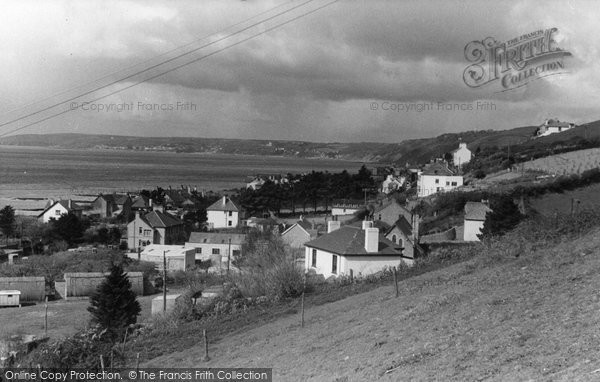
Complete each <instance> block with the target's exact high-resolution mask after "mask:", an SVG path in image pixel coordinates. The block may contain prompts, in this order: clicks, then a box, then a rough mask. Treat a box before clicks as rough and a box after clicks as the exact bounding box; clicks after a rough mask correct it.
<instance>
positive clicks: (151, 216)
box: [142, 211, 183, 228]
mask: <svg viewBox="0 0 600 382" xmlns="http://www.w3.org/2000/svg"><path fill="white" fill-rule="evenodd" d="M142 220H144V221H145V222H146V223H148V225H149V226H150V227H152V228H168V227H174V226H178V225H182V224H183V222H182V221H181V220H179V219H177V218H175V217H173V216H171V215H169V214H165V213H164V212H160V211H152V212H148V213H147V214H146V215H144V217H143V218H142Z"/></svg>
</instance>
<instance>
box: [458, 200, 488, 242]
mask: <svg viewBox="0 0 600 382" xmlns="http://www.w3.org/2000/svg"><path fill="white" fill-rule="evenodd" d="M491 211H492V210H491V209H490V208H489V207H488V205H487V204H486V203H483V202H467V203H465V229H464V234H463V235H464V236H463V240H464V241H480V240H479V237H478V235H481V229H482V228H483V223H484V222H485V217H486V215H487V213H488V212H491Z"/></svg>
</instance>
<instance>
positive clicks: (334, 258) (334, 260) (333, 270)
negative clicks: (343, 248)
mask: <svg viewBox="0 0 600 382" xmlns="http://www.w3.org/2000/svg"><path fill="white" fill-rule="evenodd" d="M337 258H338V257H337V256H336V255H332V256H331V273H333V274H334V275H335V274H337Z"/></svg>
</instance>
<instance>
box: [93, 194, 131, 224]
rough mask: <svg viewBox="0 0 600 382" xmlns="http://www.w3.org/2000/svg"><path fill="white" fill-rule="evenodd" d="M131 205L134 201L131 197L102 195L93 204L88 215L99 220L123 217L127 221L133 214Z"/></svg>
mask: <svg viewBox="0 0 600 382" xmlns="http://www.w3.org/2000/svg"><path fill="white" fill-rule="evenodd" d="M131 205H132V201H131V198H130V197H129V195H119V194H107V195H103V194H100V195H98V197H97V198H96V199H94V201H93V202H92V205H91V209H90V210H89V212H88V215H90V216H97V217H99V218H109V217H113V216H123V217H124V218H125V219H127V218H129V214H130V213H131Z"/></svg>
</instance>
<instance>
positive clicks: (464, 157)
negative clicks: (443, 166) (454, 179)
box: [452, 142, 471, 167]
mask: <svg viewBox="0 0 600 382" xmlns="http://www.w3.org/2000/svg"><path fill="white" fill-rule="evenodd" d="M470 161H471V150H469V149H468V148H467V144H466V143H464V142H461V143H459V144H458V148H457V149H456V150H454V151H452V163H454V165H455V166H456V167H462V166H463V165H464V164H465V163H469V162H470Z"/></svg>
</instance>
